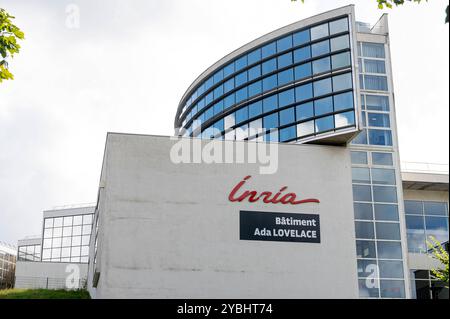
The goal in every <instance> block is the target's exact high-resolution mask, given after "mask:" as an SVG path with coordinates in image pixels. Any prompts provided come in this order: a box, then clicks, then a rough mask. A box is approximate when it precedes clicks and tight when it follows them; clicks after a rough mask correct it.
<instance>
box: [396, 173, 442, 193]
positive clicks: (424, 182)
mask: <svg viewBox="0 0 450 319" xmlns="http://www.w3.org/2000/svg"><path fill="white" fill-rule="evenodd" d="M448 182H449V175H448V174H437V173H423V172H421V173H419V172H402V184H403V189H408V190H426V191H446V192H448Z"/></svg>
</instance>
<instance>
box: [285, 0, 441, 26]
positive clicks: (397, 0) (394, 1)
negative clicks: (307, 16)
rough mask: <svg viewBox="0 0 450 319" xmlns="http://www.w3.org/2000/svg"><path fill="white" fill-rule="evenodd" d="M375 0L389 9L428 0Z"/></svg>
mask: <svg viewBox="0 0 450 319" xmlns="http://www.w3.org/2000/svg"><path fill="white" fill-rule="evenodd" d="M291 1H297V0H291ZM300 1H301V2H303V3H304V2H305V0H300ZM376 1H377V2H378V8H379V9H383V8H384V7H387V8H389V9H391V8H392V7H393V5H396V6H399V5H403V4H405V2H417V3H420V2H422V1H428V0H376ZM448 11H449V6H447V9H446V10H445V12H446V17H445V23H448Z"/></svg>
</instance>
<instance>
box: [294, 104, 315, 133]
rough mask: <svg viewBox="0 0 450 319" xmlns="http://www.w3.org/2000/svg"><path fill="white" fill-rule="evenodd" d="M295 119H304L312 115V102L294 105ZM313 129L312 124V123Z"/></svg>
mask: <svg viewBox="0 0 450 319" xmlns="http://www.w3.org/2000/svg"><path fill="white" fill-rule="evenodd" d="M296 112H297V121H301V120H306V119H309V118H311V117H314V104H313V102H308V103H304V104H300V105H298V106H297V107H296ZM313 130H314V125H313Z"/></svg>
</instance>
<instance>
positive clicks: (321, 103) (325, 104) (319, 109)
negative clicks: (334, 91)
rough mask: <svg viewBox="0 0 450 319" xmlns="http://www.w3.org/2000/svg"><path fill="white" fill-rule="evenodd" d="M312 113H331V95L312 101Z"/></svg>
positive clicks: (317, 114)
mask: <svg viewBox="0 0 450 319" xmlns="http://www.w3.org/2000/svg"><path fill="white" fill-rule="evenodd" d="M314 110H315V111H314V112H315V113H314V114H315V115H316V116H319V115H322V114H326V113H332V112H333V99H332V97H326V98H324V99H318V100H315V101H314Z"/></svg>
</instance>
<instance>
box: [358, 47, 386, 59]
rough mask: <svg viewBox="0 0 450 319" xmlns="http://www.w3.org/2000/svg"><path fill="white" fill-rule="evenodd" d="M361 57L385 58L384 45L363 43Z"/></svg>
mask: <svg viewBox="0 0 450 319" xmlns="http://www.w3.org/2000/svg"><path fill="white" fill-rule="evenodd" d="M362 55H363V56H364V57H368V58H380V59H384V58H385V52H384V44H382V43H363V44H362Z"/></svg>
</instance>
